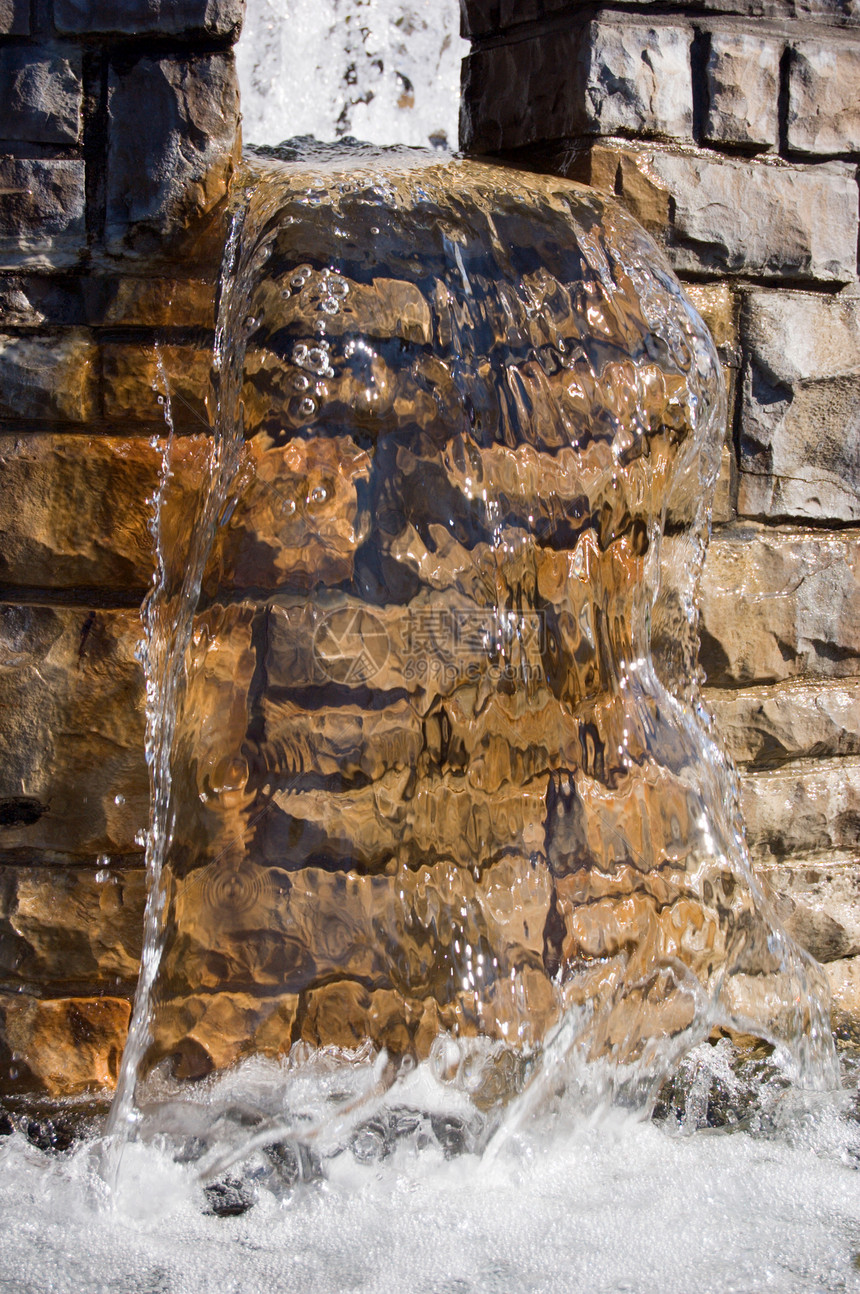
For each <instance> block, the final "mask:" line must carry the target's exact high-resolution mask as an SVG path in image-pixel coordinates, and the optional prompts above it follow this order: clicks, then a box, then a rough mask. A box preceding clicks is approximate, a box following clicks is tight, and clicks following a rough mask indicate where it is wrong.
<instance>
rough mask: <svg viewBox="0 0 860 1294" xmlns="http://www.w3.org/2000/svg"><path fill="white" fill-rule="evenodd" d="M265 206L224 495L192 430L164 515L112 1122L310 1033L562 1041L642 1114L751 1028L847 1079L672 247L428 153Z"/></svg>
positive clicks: (298, 163)
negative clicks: (796, 885)
mask: <svg viewBox="0 0 860 1294" xmlns="http://www.w3.org/2000/svg"><path fill="white" fill-rule="evenodd" d="M246 186H247V187H246V190H245V204H246V205H245V209H244V211H243V212H242V213H241V215H240V216H239V217H238V224H237V227H236V231H235V239H234V250H235V258H234V263H233V264H232V267H231V270H230V273H229V275H228V277H227V279H226V281H225V283H224V285H223V289H222V292H223V296H222V308H221V324H220V341H219V351H218V356H219V360H218V362H219V365H220V370H219V381H218V389H217V399H218V410H219V412H218V418H219V425H218V436H217V438H216V441H215V446H214V450H213V457H212V460H211V464H210V470H209V473H208V475H207V474H206V473H205V472H203V473H202V474H201V482H200V492H199V500H198V504H197V508H196V511H195V508H194V507H193V506H192V505H191V503H190V497H191V496H190V495H189V492H188V481H189V474H190V467H189V463H190V460H189V458H188V454H187V453H186V452H185V450H184V448H183V442H182V441H181V440H177V441H176V442H175V444H174V446H173V449H172V458H171V459H169V462H168V468H167V470H168V475H166V476H165V482H164V489H163V493H162V498H161V503H160V505H159V508H158V511H157V516H156V533H157V535H158V538H159V544H160V558H161V583H160V585H159V586H158V587H157V589H156V592H155V594H154V596H153V598H152V599H151V601H150V605H149V614H148V625H149V633H150V642H149V649H148V653H149V654H148V668H149V675H150V714H151V728H150V755H151V759H152V763H153V769H154V776H155V792H156V796H155V804H156V813H155V818H154V821H153V826H152V828H151V835H150V844H149V859H150V867H151V869H152V872H153V876H154V878H155V886H154V890H153V900H152V905H151V910H150V918H149V921H150V924H149V929H148V934H147V951H145V954H144V972H143V975H142V979H141V988H140V990H139V994H138V1002H137V1006H136V1012H135V1022H134V1025H133V1028H132V1037H131V1042H130V1045H129V1048H128V1051H127V1054H126V1060H125V1075H124V1080H123V1086H122V1089H121V1095H120V1099H119V1101H118V1103H117V1107H116V1108H117V1110H118V1111H119V1114H117V1115H115V1117H116V1118H118V1119H120V1118H121V1117H122V1113H123V1111H124V1110H125V1109H127V1103H128V1101H129V1100H130V1094H131V1093H132V1091H133V1089H134V1082H135V1077H136V1074H137V1072H138V1066H140V1070H139V1075H138V1076H140V1075H144V1074H146V1073H147V1072H149V1071H151V1069H152V1067H153V1066H154V1065H157V1064H159V1063H160V1062H162V1061H165V1062H166V1069H165V1067H164V1066H161V1068H160V1072H165V1073H167V1074H169V1073H171V1072H172V1073H173V1074H174V1075H175V1076H176V1077H178V1078H200V1077H202V1076H203V1075H205V1074H206V1073H208V1072H209V1071H210V1070H211V1069H212V1068H213V1067H221V1066H223V1065H224V1064H227V1063H230V1062H231V1061H233V1060H235V1059H237V1058H239V1057H241V1056H242V1055H245V1054H248V1053H252V1052H256V1051H263V1052H266V1053H270V1054H278V1053H283V1052H286V1051H288V1050H289V1048H290V1046H291V1045H292V1044H294V1043H296V1042H297V1041H299V1040H302V1041H304V1042H306V1043H309V1044H311V1045H313V1046H326V1045H334V1046H337V1047H346V1048H349V1047H355V1046H358V1045H360V1044H361V1043H362V1042H364V1041H365V1040H367V1039H369V1040H370V1041H371V1042H372V1043H373V1044H374V1045H376V1046H377V1047H385V1048H387V1049H388V1052H389V1055H390V1056H392V1057H394V1058H395V1059H396V1058H400V1057H406V1058H412V1059H422V1058H424V1057H426V1056H427V1055H428V1053H430V1052H431V1050H432V1048H433V1045H434V1041H435V1040H436V1039H438V1038H439V1037H440V1035H442V1034H445V1035H448V1036H451V1037H453V1038H455V1039H460V1040H461V1042H463V1041H464V1040H467V1039H469V1038H473V1037H484V1038H486V1039H489V1040H490V1041H491V1042H494V1043H496V1044H500V1045H501V1044H503V1045H504V1047H506V1048H508V1049H511V1050H512V1051H513V1052H514V1053H519V1054H521V1055H529V1054H531V1053H534V1052H535V1050H536V1049H540V1048H541V1046H542V1045H544V1044H545V1043H546V1042H547V1040H548V1039H549V1038H550V1037H553V1038H554V1042H553V1043H552V1046H554V1047H555V1048H556V1052H558V1051H559V1049H560V1050H561V1052H565V1051H567V1052H570V1051H575V1052H576V1053H577V1054H578V1055H581V1056H583V1057H584V1058H586V1059H590V1060H595V1059H597V1058H598V1057H604V1058H607V1057H608V1058H611V1059H612V1060H613V1062H614V1063H615V1066H616V1073H617V1074H619V1075H624V1074H627V1075H628V1079H623V1078H622V1079H620V1080H619V1081H620V1082H621V1086H622V1087H623V1086H624V1084H625V1083H628V1084H629V1085H632V1086H631V1091H632V1092H634V1094H635V1093H639V1092H641V1091H644V1090H651V1088H652V1087H653V1084H654V1083H655V1081H656V1080H657V1079H658V1078H659V1077H660V1076H662V1074H663V1073H665V1071H666V1069H667V1067H668V1066H669V1065H670V1064H671V1063H672V1060H673V1058H676V1057H677V1056H678V1054H680V1051H682V1050H683V1049H684V1048H685V1047H687V1046H689V1045H691V1044H692V1043H693V1042H695V1041H697V1040H698V1039H700V1038H702V1037H703V1036H706V1035H707V1034H708V1032H709V1031H710V1030H711V1028H712V1027H713V1026H715V1025H729V1026H734V1027H736V1028H749V1029H751V1030H752V1031H753V1032H757V1033H758V1034H760V1035H762V1036H765V1037H767V1038H770V1039H771V1040H773V1041H776V1042H778V1043H782V1044H784V1045H785V1047H786V1049H787V1051H788V1052H789V1053H791V1054H792V1055H793V1057H794V1061H795V1062H796V1064H798V1065H799V1066H800V1068H801V1069H802V1070H803V1071H804V1073H805V1074H806V1076H807V1077H809V1076H810V1074H813V1073H818V1074H819V1077H820V1072H821V1065H822V1064H824V1063H825V1062H826V1056H827V1044H826V1043H825V1042H824V1036H825V1034H827V1031H826V1027H825V1025H826V1012H825V1011H824V1008H823V1005H822V1002H821V1001H819V998H818V996H817V993H818V991H819V987H820V979H819V977H818V972H817V971H816V970H815V969H814V964H813V963H811V961H810V960H809V959H808V958H806V956H805V955H804V954H801V953H800V951H799V950H798V949H797V948H796V946H795V945H793V944H792V942H791V941H790V940H789V939H788V938H787V937H786V936H785V935H784V934H783V933H782V932H781V931H779V929H778V928H775V927H774V926H773V925H772V923H771V920H770V916H769V913H768V911H767V908H766V905H764V903H763V900H762V897H761V895H760V894H759V892H758V890H757V887H756V885H755V883H754V882H753V880H752V878H751V874H750V872H749V867H748V861H747V856H746V852H745V846H744V843H743V838H742V833H741V829H740V826H739V820H738V817H737V811H736V805H735V797H734V787H733V782H732V779H731V776H730V773H729V770H728V768H727V766H726V763H725V760H724V758H723V756H722V755H721V753H720V751H719V749H718V748H717V747H716V745H715V744H714V743H713V740H712V738H711V736H710V734H709V729H708V723H707V720H706V717H704V716H703V714H702V712H701V711H700V708H699V706H698V703H697V700H696V697H697V683H696V678H695V673H694V671H695V664H694V662H695V602H694V589H695V583H696V579H697V576H698V571H699V568H700V564H701V559H702V555H703V551H704V535H705V528H706V517H707V508H708V505H709V500H710V496H711V492H712V489H713V483H714V480H715V477H716V473H717V470H718V466H719V454H720V444H721V439H722V419H723V416H724V414H723V398H722V382H721V377H720V374H719V365H718V362H717V359H716V354H715V351H714V348H713V344H712V342H711V340H710V338H709V336H708V334H707V331H706V329H705V328H704V325H703V324H702V323H701V320H700V319H699V317H698V316H697V315H696V314H695V312H694V311H693V310H692V308H691V307H690V305H689V304H688V303H687V302H686V300H685V298H684V297H683V296H682V294H681V291H680V288H679V287H678V285H677V283H676V282H675V280H674V279H673V277H672V275H671V274H670V272H669V271H668V269H667V268H666V266H665V264H664V262H663V261H662V259H661V258H660V256H659V254H658V253H657V251H656V249H655V248H654V246H653V244H652V243H651V242H650V240H649V239H648V238H647V237H646V236H645V235H644V234H643V233H642V232H641V230H639V228H638V227H637V226H636V224H635V223H634V222H633V221H632V220H631V219H630V217H628V216H627V215H626V214H624V213H623V212H622V211H621V210H620V209H619V208H617V207H616V206H615V205H614V204H613V203H612V202H611V201H610V200H608V199H605V198H603V197H600V196H598V195H597V194H595V193H593V192H591V191H589V190H587V189H583V188H581V187H579V186H576V185H573V184H570V183H568V182H565V181H562V180H558V179H554V178H549V177H540V176H534V175H528V174H524V173H517V172H515V171H511V170H506V169H503V168H492V167H489V166H484V165H480V164H476V163H471V162H448V163H445V164H438V163H434V162H433V161H432V158H430V159H429V160H428V159H427V158H426V157H422V156H421V155H420V154H418V155H417V156H413V155H410V154H404V153H400V154H394V155H393V156H390V157H379V156H373V155H370V154H367V153H362V152H359V151H353V152H351V153H349V154H347V155H346V156H345V157H344V156H341V157H338V156H337V155H331V154H328V153H326V152H322V153H319V154H317V155H310V156H304V157H301V158H298V159H296V158H295V157H293V158H292V159H291V160H289V161H285V162H283V163H280V162H278V161H275V160H270V161H265V162H263V161H261V162H260V163H259V164H257V163H252V164H251V166H250V167H249V170H248V174H247V181H246ZM167 410H168V415H169V405H168V406H167ZM194 452H195V453H196V452H197V451H196V450H195V451H194ZM171 469H172V470H174V471H175V472H176V478H175V479H177V480H180V481H181V482H182V486H181V489H173V490H172V489H171V477H170V475H169V470H171ZM666 526H668V527H669V528H670V529H671V532H672V544H671V546H669V547H667V550H666V555H665V557H664V559H663V561H662V566H663V567H664V569H663V570H662V571H661V537H662V533H663V530H664V527H666ZM204 567H205V569H204ZM201 589H202V591H200V592H199V598H198V591H199V590H201ZM192 615H193V619H192ZM652 634H653V635H654V638H655V641H659V644H660V652H659V658H658V659H657V660H656V662H655V661H652V655H651V640H652ZM186 645H187V650H186ZM183 659H184V665H182V662H183ZM180 665H182V671H180V672H178V671H179V667H180ZM180 684H181V685H180ZM174 720H175V731H174V730H173V727H172V725H173V723H174ZM171 742H172V752H171ZM168 752H171V753H170V754H169V758H168ZM162 869H163V870H162ZM559 1025H560V1026H561V1031H560V1032H556V1033H555V1034H553V1033H552V1031H553V1030H554V1029H556V1027H557V1026H559ZM827 1036H829V1035H827ZM502 1054H504V1048H503V1050H502V1051H499V1050H498V1049H497V1050H496V1052H495V1053H494V1055H496V1056H497V1057H498V1056H500V1055H502ZM630 1074H633V1078H629V1075H630Z"/></svg>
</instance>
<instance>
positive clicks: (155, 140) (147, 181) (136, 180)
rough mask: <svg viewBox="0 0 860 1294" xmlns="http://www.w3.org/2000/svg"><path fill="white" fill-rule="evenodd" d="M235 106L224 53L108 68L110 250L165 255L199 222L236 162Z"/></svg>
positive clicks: (224, 187) (235, 96)
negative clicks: (189, 226) (110, 74)
mask: <svg viewBox="0 0 860 1294" xmlns="http://www.w3.org/2000/svg"><path fill="white" fill-rule="evenodd" d="M238 112H239V95H238V89H237V86H236V76H235V70H234V67H233V60H232V58H231V57H230V56H229V55H228V54H208V55H200V56H199V57H197V58H191V59H189V58H172V57H164V58H142V59H139V60H138V61H137V62H136V63H134V64H133V65H132V66H131V67H130V68H128V69H125V68H120V67H116V68H115V69H114V70H113V72H112V76H111V83H110V87H109V94H108V113H109V128H108V130H109V135H108V138H109V143H108V158H107V171H106V190H107V195H106V243H107V248H108V251H110V252H112V253H114V254H118V253H121V252H123V251H125V252H128V251H131V250H134V251H136V252H138V253H140V254H148V255H150V256H152V255H153V253H154V252H156V251H157V252H159V254H162V255H164V254H169V251H170V247H171V244H172V245H173V246H176V244H177V243H178V242H181V241H182V239H183V234H184V232H185V229H186V226H187V225H188V224H189V221H191V219H192V218H193V220H194V221H195V223H196V224H197V225H200V223H201V219H202V217H205V216H206V215H209V214H211V213H212V212H213V211H214V210H215V209H216V208H217V206H218V204H219V203H220V202H222V200H223V199H224V197H225V196H226V192H227V182H228V180H229V177H230V173H231V170H232V166H233V164H234V162H235V156H234V152H233V149H234V142H235V139H236V123H237V118H238ZM202 232H203V231H202V230H200V231H198V237H200V236H202ZM219 232H220V231H219ZM186 243H187V238H186ZM187 250H188V249H187V246H186V254H187ZM209 254H210V255H212V251H211V250H210V253H209ZM216 254H217V253H216Z"/></svg>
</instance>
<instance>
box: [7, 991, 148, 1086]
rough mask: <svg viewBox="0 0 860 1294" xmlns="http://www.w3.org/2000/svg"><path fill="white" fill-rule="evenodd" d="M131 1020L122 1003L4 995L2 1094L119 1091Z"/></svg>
mask: <svg viewBox="0 0 860 1294" xmlns="http://www.w3.org/2000/svg"><path fill="white" fill-rule="evenodd" d="M130 1017H131V1006H130V1004H129V1002H127V1001H125V1000H124V999H122V998H115V997H83V998H73V997H67V998H53V999H48V1000H43V999H41V998H36V997H30V996H28V995H26V994H23V993H16V994H7V993H3V994H0V1092H3V1093H8V1092H16V1091H25V1092H39V1091H41V1092H45V1093H47V1094H48V1095H49V1096H68V1095H71V1094H73V1093H76V1092H85V1091H93V1090H102V1089H104V1088H105V1087H108V1088H111V1087H114V1086H115V1085H116V1081H117V1078H118V1076H119V1066H120V1061H121V1059H122V1050H123V1047H124V1046H125V1039H126V1034H127V1033H128V1022H129V1019H130Z"/></svg>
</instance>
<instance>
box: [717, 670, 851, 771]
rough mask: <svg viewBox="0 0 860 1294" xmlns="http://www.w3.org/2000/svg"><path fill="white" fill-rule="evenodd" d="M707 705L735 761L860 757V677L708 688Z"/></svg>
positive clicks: (758, 762) (759, 762)
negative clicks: (735, 687) (842, 756)
mask: <svg viewBox="0 0 860 1294" xmlns="http://www.w3.org/2000/svg"><path fill="white" fill-rule="evenodd" d="M706 701H707V704H708V706H709V707H710V709H711V710H712V711H713V713H714V715H715V717H716V720H717V726H718V728H719V731H720V735H721V737H722V739H723V743H724V745H725V747H726V749H727V750H728V752H729V754H730V755H731V757H732V759H734V760H735V761H736V762H737V763H740V764H751V765H754V766H759V767H760V766H762V765H767V764H780V763H783V762H784V761H786V760H788V759H798V758H807V759H815V758H826V757H831V756H833V755H860V679H852V678H846V679H817V680H816V681H815V682H814V683H806V682H802V681H801V682H784V683H769V684H766V685H764V686H762V687H744V688H739V689H734V688H732V689H726V690H721V689H717V688H709V689H708V690H707V692H706Z"/></svg>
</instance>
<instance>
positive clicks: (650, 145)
mask: <svg viewBox="0 0 860 1294" xmlns="http://www.w3.org/2000/svg"><path fill="white" fill-rule="evenodd" d="M463 17H464V22H463V26H464V34H466V35H468V36H469V37H470V38H471V40H472V53H471V55H470V57H469V58H468V59H467V60H466V61H465V64H464V75H463V105H462V136H463V138H462V143H463V145H464V146H465V147H466V148H467V149H469V150H471V151H477V152H483V153H492V154H503V155H506V156H509V157H511V158H517V159H519V160H521V161H522V162H524V163H525V164H527V165H537V166H540V167H541V168H546V169H552V170H556V171H559V172H561V173H563V174H566V175H569V176H573V177H574V178H578V179H581V180H583V181H585V182H588V183H591V184H594V185H595V186H596V187H597V188H599V189H603V190H604V191H608V192H614V193H615V194H616V195H617V197H618V198H619V199H620V201H621V202H623V203H624V204H625V205H626V206H627V207H628V208H629V209H630V210H631V211H632V212H633V214H634V215H636V216H637V217H638V218H639V219H640V220H641V221H642V223H643V224H644V225H645V226H646V227H647V228H648V229H649V230H650V231H651V233H652V234H653V235H654V237H655V238H656V240H657V242H658V243H659V244H660V245H661V247H662V248H663V249H664V251H665V253H666V256H667V257H668V259H669V261H670V263H671V264H672V266H673V268H674V269H675V270H676V272H677V273H678V274H679V276H680V277H681V278H682V280H684V281H685V282H686V284H687V285H688V287H689V291H690V295H691V296H692V297H693V299H694V301H695V303H696V304H697V306H698V308H699V309H700V310H701V311H702V313H703V314H704V316H705V318H706V319H707V320H708V322H709V323H710V325H711V328H712V330H713V331H714V334H715V337H716V340H717V342H718V344H719V345H720V347H721V353H722V357H723V360H724V363H725V366H726V376H727V379H728V386H729V394H730V418H729V425H728V429H727V431H728V434H727V441H726V448H725V451H724V458H723V464H724V470H723V477H722V480H721V481H720V486H719V490H718V495H717V502H716V506H715V511H714V523H715V524H714V532H713V539H712V545H711V552H710V555H709V558H708V562H707V565H706V571H705V581H704V589H703V596H702V664H703V666H704V668H705V671H706V674H707V685H708V692H707V695H708V699H709V701H710V704H711V706H712V708H713V709H714V711H715V712H716V715H717V719H718V722H719V724H720V726H721V728H722V731H723V733H724V736H725V739H726V741H727V743H728V746H729V748H730V750H731V752H732V754H733V755H734V757H735V759H736V760H737V761H738V764H739V766H740V770H741V779H742V786H743V807H744V810H745V814H746V818H747V823H748V835H749V841H750V845H751V848H752V853H753V856H754V858H755V860H756V862H757V863H758V865H759V868H760V870H761V872H762V874H763V875H765V876H766V877H768V878H769V879H770V880H771V881H772V882H773V888H774V890H775V892H776V895H777V899H778V903H779V905H780V907H781V910H782V913H783V915H784V917H785V919H786V920H787V922H788V924H789V925H790V926H792V927H793V928H794V930H795V931H796V933H797V934H798V935H799V936H800V938H801V939H802V940H803V941H804V942H805V943H806V944H807V946H808V947H810V948H811V949H812V951H813V952H814V953H815V954H816V955H817V956H818V957H820V958H821V959H822V960H823V961H824V962H825V963H826V964H827V967H828V971H829V972H830V977H831V980H832V983H833V985H834V988H835V990H836V1003H837V1008H838V1009H839V1010H840V1013H841V1014H842V1015H843V1017H845V1018H847V1017H849V1016H850V1015H852V1014H853V1015H854V1016H855V1018H856V1015H857V1013H858V1012H860V929H858V911H860V285H858V276H857V234H858V188H857V168H858V162H860V109H858V105H860V7H858V6H857V5H856V4H853V3H847V4H846V3H843V2H842V0H811V2H810V3H806V2H804V0H787V2H786V3H780V2H778V0H758V2H757V3H746V2H745V0H704V2H702V3H698V4H696V5H691V4H679V3H671V2H670V3H668V4H665V5H662V6H660V10H659V13H655V12H653V11H652V9H651V8H650V7H649V6H648V5H646V4H644V3H643V4H639V3H634V4H632V5H626V6H624V9H623V11H622V10H621V9H620V8H618V9H616V8H613V7H612V6H598V5H583V4H578V3H571V2H570V0H517V2H516V3H514V0H465V3H464V9H463Z"/></svg>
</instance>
